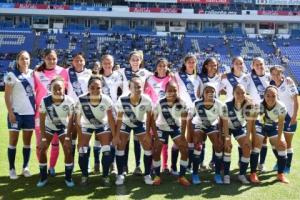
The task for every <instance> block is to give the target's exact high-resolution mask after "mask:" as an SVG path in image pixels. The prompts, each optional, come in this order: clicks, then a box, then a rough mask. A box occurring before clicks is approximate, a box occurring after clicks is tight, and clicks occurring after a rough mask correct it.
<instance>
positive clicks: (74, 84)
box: [72, 81, 81, 90]
mask: <svg viewBox="0 0 300 200" xmlns="http://www.w3.org/2000/svg"><path fill="white" fill-rule="evenodd" d="M72 86H73V88H74V90H76V89H81V86H80V83H79V82H78V81H74V82H73V83H72Z"/></svg>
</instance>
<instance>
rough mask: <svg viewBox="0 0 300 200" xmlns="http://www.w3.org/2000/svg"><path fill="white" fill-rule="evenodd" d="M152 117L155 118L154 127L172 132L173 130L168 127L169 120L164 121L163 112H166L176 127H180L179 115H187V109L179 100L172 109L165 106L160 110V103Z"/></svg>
mask: <svg viewBox="0 0 300 200" xmlns="http://www.w3.org/2000/svg"><path fill="white" fill-rule="evenodd" d="M165 109H167V111H166V110H165ZM153 112H154V115H155V116H156V126H157V127H158V128H159V129H160V130H163V131H173V129H172V128H171V127H170V126H169V123H170V122H169V123H168V121H169V119H166V118H165V116H164V115H163V112H168V113H169V114H170V115H171V117H172V118H173V119H174V122H175V124H176V126H178V127H179V128H180V127H181V115H182V114H183V113H187V112H188V109H187V106H186V103H185V102H184V101H182V100H179V101H178V102H177V103H175V104H174V105H173V106H172V107H169V106H166V107H164V108H162V105H161V103H160V101H159V102H158V103H157V105H156V106H155V108H154V110H153Z"/></svg>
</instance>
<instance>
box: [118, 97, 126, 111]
mask: <svg viewBox="0 0 300 200" xmlns="http://www.w3.org/2000/svg"><path fill="white" fill-rule="evenodd" d="M116 110H117V112H124V110H123V106H122V102H121V98H119V99H118V101H117V103H116Z"/></svg>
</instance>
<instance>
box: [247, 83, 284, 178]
mask: <svg viewBox="0 0 300 200" xmlns="http://www.w3.org/2000/svg"><path fill="white" fill-rule="evenodd" d="M286 114H287V111H286V107H285V106H284V104H283V103H282V102H281V101H279V100H278V89H277V88H276V87H275V86H273V85H270V86H268V87H267V88H266V90H265V94H264V100H263V102H262V103H261V104H260V111H259V115H258V120H257V122H256V135H255V139H254V141H255V142H254V148H253V150H252V153H251V157H250V166H251V175H250V181H251V182H252V183H259V182H260V181H259V179H258V177H257V175H256V168H257V163H258V155H259V152H260V149H261V146H262V143H263V139H264V137H265V136H267V137H268V138H269V140H270V143H271V144H272V145H273V146H275V147H276V150H277V154H278V157H277V164H278V170H277V178H278V180H279V181H280V182H283V183H288V182H289V181H288V179H287V178H286V177H285V175H284V173H283V172H284V168H285V166H286V160H287V158H286V157H287V152H286V141H285V138H284V136H283V133H282V132H283V128H284V120H285V117H286Z"/></svg>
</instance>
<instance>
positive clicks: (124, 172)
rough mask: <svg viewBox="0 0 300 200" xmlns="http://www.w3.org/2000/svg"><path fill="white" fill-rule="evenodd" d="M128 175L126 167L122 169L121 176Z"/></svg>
mask: <svg viewBox="0 0 300 200" xmlns="http://www.w3.org/2000/svg"><path fill="white" fill-rule="evenodd" d="M127 174H128V167H126V166H125V167H124V168H123V176H126V175H127Z"/></svg>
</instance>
